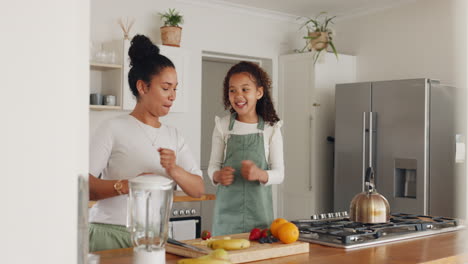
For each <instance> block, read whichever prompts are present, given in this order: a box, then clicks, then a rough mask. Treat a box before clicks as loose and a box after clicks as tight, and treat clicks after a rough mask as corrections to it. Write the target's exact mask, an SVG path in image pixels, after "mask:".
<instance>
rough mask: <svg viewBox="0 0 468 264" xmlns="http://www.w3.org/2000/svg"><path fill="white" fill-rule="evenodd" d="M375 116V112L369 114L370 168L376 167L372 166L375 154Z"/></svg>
mask: <svg viewBox="0 0 468 264" xmlns="http://www.w3.org/2000/svg"><path fill="white" fill-rule="evenodd" d="M373 115H374V112H369V167H374V166H372V154H373V151H372V147H373V145H374V144H373V143H374V142H373V141H372V140H373V139H372V138H373V137H372V135H373V134H374V124H373V122H374V120H373Z"/></svg>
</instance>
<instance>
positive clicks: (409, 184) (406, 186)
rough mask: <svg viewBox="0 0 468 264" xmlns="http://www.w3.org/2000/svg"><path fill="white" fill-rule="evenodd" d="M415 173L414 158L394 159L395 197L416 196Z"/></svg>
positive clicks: (415, 164) (415, 163)
mask: <svg viewBox="0 0 468 264" xmlns="http://www.w3.org/2000/svg"><path fill="white" fill-rule="evenodd" d="M416 175H417V160H416V159H395V197H401V198H416V186H417V178H416Z"/></svg>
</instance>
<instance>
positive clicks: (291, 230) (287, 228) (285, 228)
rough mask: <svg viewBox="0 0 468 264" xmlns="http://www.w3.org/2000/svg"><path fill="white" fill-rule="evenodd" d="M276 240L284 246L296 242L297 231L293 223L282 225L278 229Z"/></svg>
mask: <svg viewBox="0 0 468 264" xmlns="http://www.w3.org/2000/svg"><path fill="white" fill-rule="evenodd" d="M278 238H279V240H281V242H283V243H285V244H289V243H293V242H296V241H297V239H298V238H299V229H297V226H296V225H295V224H293V223H289V222H288V223H284V224H282V225H281V226H280V227H279V229H278Z"/></svg>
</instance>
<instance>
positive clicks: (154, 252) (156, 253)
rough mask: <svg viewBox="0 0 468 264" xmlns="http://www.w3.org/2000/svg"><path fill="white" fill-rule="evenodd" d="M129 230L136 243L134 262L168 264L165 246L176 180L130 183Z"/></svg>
mask: <svg viewBox="0 0 468 264" xmlns="http://www.w3.org/2000/svg"><path fill="white" fill-rule="evenodd" d="M129 187H130V193H129V198H128V208H127V209H128V213H127V217H128V218H127V228H128V230H129V232H130V233H131V238H132V243H133V246H134V248H133V263H134V264H147V263H153V264H156V263H158V264H159V263H162V264H164V263H166V256H165V255H166V254H165V253H166V252H165V249H164V247H165V245H166V241H167V236H168V225H169V216H170V212H171V208H172V200H173V189H174V188H173V187H174V181H173V180H171V179H169V178H166V177H163V176H158V175H153V174H150V175H144V176H139V177H136V178H134V179H131V180H129Z"/></svg>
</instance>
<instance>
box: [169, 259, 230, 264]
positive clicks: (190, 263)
mask: <svg viewBox="0 0 468 264" xmlns="http://www.w3.org/2000/svg"><path fill="white" fill-rule="evenodd" d="M231 263H232V262H230V261H229V260H222V259H213V258H204V259H200V258H192V259H181V260H179V261H177V264H231Z"/></svg>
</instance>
